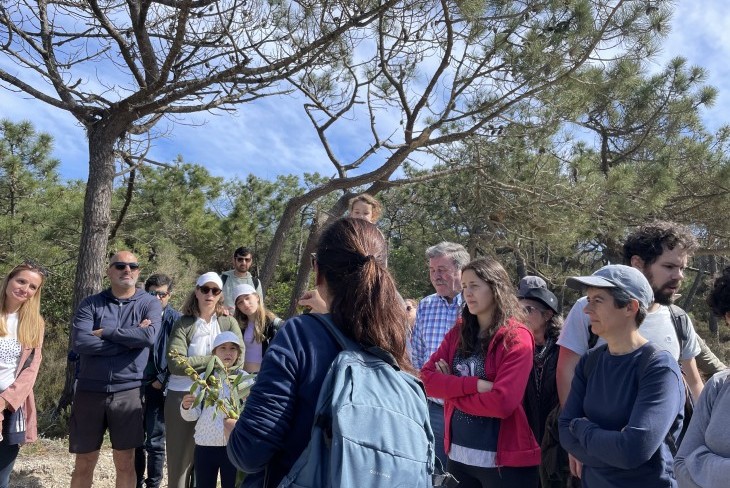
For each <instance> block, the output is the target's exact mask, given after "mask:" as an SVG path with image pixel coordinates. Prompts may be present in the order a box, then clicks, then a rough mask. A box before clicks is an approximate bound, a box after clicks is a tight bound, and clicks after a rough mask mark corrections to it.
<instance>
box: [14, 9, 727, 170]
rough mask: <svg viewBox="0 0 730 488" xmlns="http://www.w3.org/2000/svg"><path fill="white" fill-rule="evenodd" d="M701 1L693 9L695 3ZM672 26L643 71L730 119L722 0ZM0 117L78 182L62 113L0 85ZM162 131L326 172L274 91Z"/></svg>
mask: <svg viewBox="0 0 730 488" xmlns="http://www.w3.org/2000/svg"><path fill="white" fill-rule="evenodd" d="M700 4H701V7H700V6H699V5H700ZM675 5H676V10H675V13H674V17H673V21H672V31H671V32H670V34H669V36H668V37H667V38H666V39H665V41H664V43H663V45H662V51H661V53H660V55H659V57H658V58H657V59H656V60H654V61H652V62H651V66H650V68H651V69H654V70H661V69H662V68H663V66H664V65H665V64H666V61H667V60H669V59H671V58H673V57H676V56H682V57H685V58H687V60H688V61H689V64H692V65H698V66H701V67H703V68H705V69H706V70H707V71H708V74H709V78H708V81H707V82H708V83H709V84H711V85H714V86H715V87H717V88H718V89H719V96H718V99H717V102H716V104H715V105H714V106H713V107H711V108H710V109H707V110H706V111H705V112H704V120H705V123H706V124H707V126H708V128H709V129H713V130H714V129H717V128H718V127H719V126H721V125H723V124H726V123H728V122H730V63H728V62H727V60H728V59H730V29H729V28H728V25H727V21H726V18H727V13H726V11H727V3H726V0H703V1H702V2H693V1H690V0H683V1H680V2H677V3H676V4H675ZM0 117H6V118H9V119H11V120H14V121H19V120H23V119H29V120H31V121H32V122H33V123H34V124H35V126H36V128H37V129H38V130H41V131H44V132H48V133H50V134H51V135H53V136H54V140H55V151H54V156H55V157H57V158H58V159H60V160H61V174H62V175H63V176H64V177H65V178H80V179H86V176H87V172H88V169H87V166H88V155H87V145H86V139H85V136H84V132H83V130H82V129H81V127H80V126H79V125H78V124H77V123H76V121H75V119H74V118H73V117H71V116H70V115H69V114H67V113H66V112H64V111H61V110H58V109H56V108H53V107H50V106H48V105H45V104H43V103H41V102H38V101H36V100H34V99H32V98H29V97H28V96H26V95H23V94H19V93H14V92H10V91H8V90H5V89H3V88H0ZM161 128H162V129H163V132H164V133H165V136H164V137H163V138H160V139H157V140H156V141H155V142H154V147H153V149H152V150H151V151H150V153H149V155H150V157H152V158H153V159H157V160H160V161H165V162H169V161H172V160H174V159H175V158H176V157H177V155H178V154H179V155H182V156H183V158H184V159H185V160H186V161H189V162H195V163H199V164H202V165H204V166H205V167H206V168H208V170H209V171H211V172H212V173H213V174H215V175H219V176H232V175H237V176H240V177H245V175H247V174H248V173H253V174H255V175H257V176H260V177H264V178H274V177H275V176H276V175H278V174H301V173H303V172H304V171H307V172H312V171H319V172H321V173H323V174H332V173H333V170H332V166H331V165H330V164H329V163H328V162H327V160H326V158H325V155H324V151H323V149H322V147H321V145H320V143H319V140H318V139H317V137H316V134H315V132H314V130H313V129H312V126H311V124H310V122H309V121H308V119H307V118H306V116H305V114H304V112H303V110H302V108H301V102H297V101H296V100H294V99H293V98H292V97H287V96H276V97H272V98H267V99H263V100H260V101H257V102H255V103H250V104H247V105H244V106H242V107H241V109H240V110H239V111H238V112H237V113H235V114H229V113H224V114H222V115H211V114H208V113H202V114H195V115H191V116H188V117H187V118H185V119H184V120H183V121H182V122H180V123H175V124H171V123H167V125H165V126H163V127H161ZM363 129H364V128H363V127H362V126H359V127H358V125H350V126H348V128H347V129H344V130H346V131H347V132H344V133H342V132H341V133H339V134H337V137H336V138H334V139H333V140H334V141H336V144H335V151H336V152H338V153H340V154H351V153H352V152H353V150H354V146H355V141H357V140H358V137H357V135H358V134H357V131H358V130H363Z"/></svg>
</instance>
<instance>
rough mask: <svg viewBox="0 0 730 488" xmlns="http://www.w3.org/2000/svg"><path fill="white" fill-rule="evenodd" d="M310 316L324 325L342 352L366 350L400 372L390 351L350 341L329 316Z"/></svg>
mask: <svg viewBox="0 0 730 488" xmlns="http://www.w3.org/2000/svg"><path fill="white" fill-rule="evenodd" d="M308 315H310V316H311V317H313V318H315V319H316V320H317V321H319V322H320V323H322V324H324V326H325V328H326V329H327V330H328V331H329V333H330V334H331V335H332V336H333V337H334V338H335V340H336V341H337V343H338V344H339V345H340V347H341V348H342V350H344V351H360V350H364V351H365V352H367V353H370V354H372V355H373V356H376V357H377V358H378V359H380V360H382V361H384V362H385V363H387V364H389V365H390V366H392V367H393V368H394V369H396V370H400V366H398V362H397V361H396V360H395V358H394V357H393V355H392V354H390V353H389V352H388V351H386V350H385V349H383V348H380V347H378V346H369V347H367V346H364V345H362V344H359V343H357V342H355V341H354V340H352V339H350V338H349V337H347V336H345V334H344V333H343V332H342V331H341V330H340V328H339V327H337V325H336V324H335V323H334V322H333V321H332V318H331V317H330V316H329V314H321V313H310V314H308Z"/></svg>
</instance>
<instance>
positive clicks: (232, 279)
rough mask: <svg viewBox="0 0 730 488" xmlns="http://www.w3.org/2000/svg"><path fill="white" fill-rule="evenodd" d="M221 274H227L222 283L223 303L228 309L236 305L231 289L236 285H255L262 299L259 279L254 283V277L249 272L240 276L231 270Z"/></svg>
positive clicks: (262, 294)
mask: <svg viewBox="0 0 730 488" xmlns="http://www.w3.org/2000/svg"><path fill="white" fill-rule="evenodd" d="M223 274H224V275H226V276H228V278H226V282H225V283H224V284H223V303H224V305H225V306H226V307H228V308H229V309H233V308H234V307H235V306H236V303H235V297H234V296H233V289H234V288H235V287H237V286H238V285H251V286H253V287H255V288H256V292H257V293H258V294H259V297H260V298H261V300H263V299H264V293H263V291H261V280H258V279H257V280H256V284H255V285H254V279H253V276H252V275H251V273H249V272H246V274H245V275H243V276H242V277H240V278H239V277H238V276H236V275H235V273H234V272H233V270H228V271H225V272H224V273H223Z"/></svg>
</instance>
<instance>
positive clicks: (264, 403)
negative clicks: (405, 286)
mask: <svg viewBox="0 0 730 488" xmlns="http://www.w3.org/2000/svg"><path fill="white" fill-rule="evenodd" d="M312 259H313V264H314V270H315V273H316V284H317V291H318V292H319V295H320V296H321V297H322V299H323V300H324V302H325V303H326V309H327V310H329V311H330V317H331V319H332V321H333V322H334V323H335V325H336V326H337V327H338V328H339V329H340V330H341V331H342V332H343V333H344V334H345V335H346V336H348V337H350V338H351V339H353V340H354V341H356V342H359V343H361V344H363V345H369V346H378V347H380V348H382V349H384V350H386V351H388V352H389V353H390V354H392V355H393V357H394V358H395V360H396V361H397V363H398V365H399V366H400V368H401V369H402V370H404V371H408V372H411V373H413V372H414V370H413V367H412V366H411V363H410V360H409V358H408V353H407V351H406V342H407V334H408V331H407V327H406V325H405V324H406V323H407V316H406V310H405V307H404V306H403V303H402V301H401V298H400V296H399V295H398V291H397V290H396V286H395V282H394V280H393V278H392V276H391V275H390V272H389V271H388V269H387V246H386V243H385V239H384V238H383V235H382V234H381V232H380V231H379V230H378V228H377V227H376V226H375V225H373V224H371V223H369V222H367V221H365V220H363V219H356V218H345V219H340V220H337V221H335V222H334V223H333V224H332V225H330V226H329V227H328V228H327V229H325V230H324V232H323V233H322V236H321V237H320V240H319V243H318V245H317V252H316V253H315V254H314V255H313V256H312ZM340 351H341V349H340V347H339V345H338V344H337V342H336V341H335V338H334V337H333V336H332V335H331V334H330V333H329V331H327V329H326V328H324V327H323V325H322V324H321V323H320V322H319V321H318V320H317V319H316V318H315V317H313V316H311V315H308V314H305V315H299V316H296V317H293V318H291V319H289V320H288V321H287V322H285V323H284V325H283V326H282V327H281V329H280V330H279V332H278V333H277V334H276V336H275V337H274V340H273V341H272V343H271V345H270V346H269V350H268V352H267V353H266V355H265V356H264V358H263V361H262V363H261V370H260V372H259V374H258V377H257V379H256V384H255V385H254V387H253V388H252V389H251V394H250V395H249V397H248V399H247V400H246V407H245V410H244V412H243V414H242V415H241V418H239V419H238V422H235V421H227V429H228V431H229V432H230V431H231V430H232V432H231V434H230V438H229V441H228V456H229V458H230V459H231V461H233V463H234V464H235V465H237V466H238V467H239V468H241V469H243V470H244V471H246V472H249V473H255V474H253V475H249V476H248V477H247V478H246V480H245V482H244V486H264V487H275V486H278V485H279V482H280V481H281V480H282V478H283V477H284V476H285V475H286V474H287V473H288V472H289V471H290V469H291V467H292V465H293V464H294V462H295V461H296V460H297V458H299V455H300V454H301V453H302V451H303V450H304V448H305V447H306V446H307V444H308V442H309V440H310V433H311V430H312V423H313V422H314V412H315V408H316V406H317V398H318V397H319V392H320V389H321V387H322V382H323V381H324V378H325V376H326V375H327V371H328V370H329V367H330V365H331V364H332V361H333V360H334V359H335V356H337V354H338V353H339V352H340ZM234 425H235V427H234ZM264 469H266V476H265V479H264V472H263V470H264Z"/></svg>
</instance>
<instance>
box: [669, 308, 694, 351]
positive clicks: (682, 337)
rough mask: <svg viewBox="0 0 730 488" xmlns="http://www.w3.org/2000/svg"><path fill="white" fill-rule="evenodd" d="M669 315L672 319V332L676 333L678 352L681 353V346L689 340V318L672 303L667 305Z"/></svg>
mask: <svg viewBox="0 0 730 488" xmlns="http://www.w3.org/2000/svg"><path fill="white" fill-rule="evenodd" d="M669 315H670V316H671V317H672V323H673V324H674V332H676V333H677V340H678V341H679V350H680V352H681V351H682V349H683V347H682V346H683V345H684V343H685V342H686V341H687V339H689V317H688V316H687V312H685V311H684V310H683V309H682V308H680V307H678V306H676V305H675V304H673V303H672V304H671V305H669Z"/></svg>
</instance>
